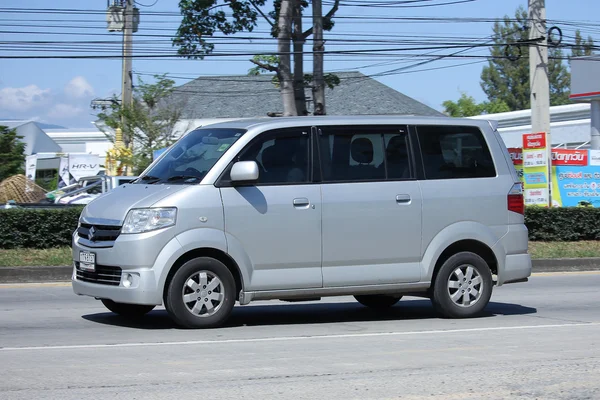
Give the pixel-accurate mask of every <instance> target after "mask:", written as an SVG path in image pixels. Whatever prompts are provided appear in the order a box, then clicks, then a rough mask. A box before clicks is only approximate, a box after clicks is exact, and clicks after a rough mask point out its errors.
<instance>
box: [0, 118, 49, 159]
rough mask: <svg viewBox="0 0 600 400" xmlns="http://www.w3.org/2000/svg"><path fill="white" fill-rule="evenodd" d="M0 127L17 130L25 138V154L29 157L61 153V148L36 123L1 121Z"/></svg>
mask: <svg viewBox="0 0 600 400" xmlns="http://www.w3.org/2000/svg"><path fill="white" fill-rule="evenodd" d="M0 125H2V126H7V127H8V128H9V129H16V130H17V134H18V135H19V136H22V137H23V139H22V141H23V143H25V154H27V155H31V154H37V153H43V152H57V151H61V148H60V146H59V145H57V144H56V143H55V142H54V141H53V140H52V139H51V138H50V137H49V136H48V135H47V134H46V132H44V131H43V130H42V129H41V128H40V126H39V124H38V123H37V122H35V121H27V120H25V121H23V120H4V121H0Z"/></svg>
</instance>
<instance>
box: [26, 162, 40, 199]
mask: <svg viewBox="0 0 600 400" xmlns="http://www.w3.org/2000/svg"><path fill="white" fill-rule="evenodd" d="M36 167H37V155H36V154H33V155H30V156H27V157H25V176H26V177H27V180H26V181H25V193H31V192H33V185H32V184H31V182H35V170H36Z"/></svg>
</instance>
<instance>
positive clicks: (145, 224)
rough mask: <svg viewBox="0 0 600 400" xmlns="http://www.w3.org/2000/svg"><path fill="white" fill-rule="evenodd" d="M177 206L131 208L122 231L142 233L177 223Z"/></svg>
mask: <svg viewBox="0 0 600 400" xmlns="http://www.w3.org/2000/svg"><path fill="white" fill-rule="evenodd" d="M176 219H177V209H176V208H138V209H134V210H129V212H128V213H127V217H125V223H124V224H123V228H122V229H121V233H142V232H149V231H153V230H156V229H161V228H166V227H168V226H172V225H175V221H176Z"/></svg>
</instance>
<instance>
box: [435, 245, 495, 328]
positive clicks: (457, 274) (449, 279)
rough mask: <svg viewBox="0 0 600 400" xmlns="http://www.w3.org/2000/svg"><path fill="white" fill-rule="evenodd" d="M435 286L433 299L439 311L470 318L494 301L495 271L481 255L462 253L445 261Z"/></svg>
mask: <svg viewBox="0 0 600 400" xmlns="http://www.w3.org/2000/svg"><path fill="white" fill-rule="evenodd" d="M469 275H470V278H471V279H470V280H469V279H468V278H469ZM433 285H434V286H433V291H432V294H431V302H432V303H433V306H434V308H435V310H436V311H437V312H438V313H439V314H441V315H442V316H443V317H446V318H470V317H474V316H477V315H478V314H479V313H481V311H483V309H484V308H485V307H486V306H487V304H488V303H489V301H490V297H491V296H492V287H493V282H492V272H491V271H490V268H489V266H488V264H487V263H486V262H485V260H484V259H483V258H481V257H480V256H478V255H477V254H474V253H471V252H461V253H458V254H455V255H453V256H452V257H450V258H449V259H448V260H446V262H444V264H442V266H441V268H440V270H439V271H438V273H437V275H436V277H435V281H434V284H433Z"/></svg>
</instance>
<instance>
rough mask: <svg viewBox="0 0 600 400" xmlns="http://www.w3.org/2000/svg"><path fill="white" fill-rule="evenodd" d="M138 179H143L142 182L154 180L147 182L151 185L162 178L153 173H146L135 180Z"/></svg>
mask: <svg viewBox="0 0 600 400" xmlns="http://www.w3.org/2000/svg"><path fill="white" fill-rule="evenodd" d="M138 181H142V182H146V181H152V182H146V183H147V184H149V185H151V184H153V183H156V182H158V181H160V178H159V177H157V176H152V175H144V176H142V177H141V178H137V179H136V180H135V181H134V182H138ZM132 183H133V182H132Z"/></svg>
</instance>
